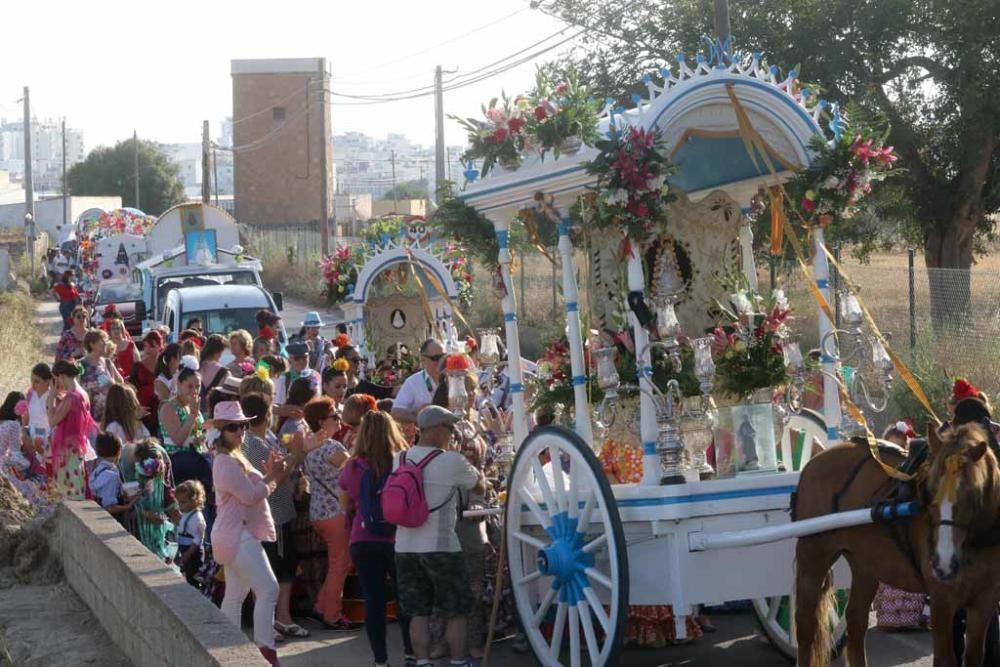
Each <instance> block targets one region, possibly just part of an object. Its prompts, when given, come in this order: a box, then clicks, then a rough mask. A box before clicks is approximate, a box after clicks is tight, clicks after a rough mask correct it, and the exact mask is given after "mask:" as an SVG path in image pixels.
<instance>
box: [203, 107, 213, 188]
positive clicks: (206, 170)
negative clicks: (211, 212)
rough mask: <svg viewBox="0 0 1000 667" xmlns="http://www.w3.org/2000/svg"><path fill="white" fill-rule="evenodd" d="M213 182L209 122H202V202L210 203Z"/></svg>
mask: <svg viewBox="0 0 1000 667" xmlns="http://www.w3.org/2000/svg"><path fill="white" fill-rule="evenodd" d="M211 193H212V190H211V180H210V177H209V164H208V121H207V120H203V121H201V201H202V202H204V203H206V204H207V203H209V202H210V201H211V200H212V196H211Z"/></svg>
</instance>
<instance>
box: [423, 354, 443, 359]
mask: <svg viewBox="0 0 1000 667" xmlns="http://www.w3.org/2000/svg"><path fill="white" fill-rule="evenodd" d="M424 359H430V360H431V361H441V360H442V359H444V355H443V354H425V355H424Z"/></svg>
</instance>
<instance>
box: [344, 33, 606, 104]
mask: <svg viewBox="0 0 1000 667" xmlns="http://www.w3.org/2000/svg"><path fill="white" fill-rule="evenodd" d="M584 32H586V31H585V30H580V31H579V32H576V33H574V34H572V35H570V36H569V37H567V38H566V39H564V40H561V41H559V42H557V43H555V44H552V45H550V46H548V47H546V48H544V49H541V50H539V51H536V52H534V53H531V54H528V55H527V56H525V57H524V58H521V59H519V60H517V61H514V62H511V63H507V64H506V65H504V66H503V67H498V68H496V69H494V70H492V71H489V72H484V73H483V74H481V75H479V76H477V77H475V78H473V79H468V80H464V81H462V82H460V83H457V84H454V85H452V86H450V87H446V88H444V91H445V92H449V91H453V90H460V89H462V88H466V87H468V86H471V85H474V84H477V83H479V82H481V81H485V80H487V79H491V78H493V77H495V76H498V75H500V74H503V73H505V72H508V71H510V70H512V69H515V68H517V67H520V66H521V65H523V64H525V63H527V62H530V61H532V60H534V59H535V58H537V57H538V56H541V55H544V54H545V53H548V52H549V51H552V50H553V49H557V48H559V47H560V46H562V45H563V44H566V43H567V42H570V41H572V40H574V39H576V38H577V37H579V36H580V35H582V34H583V33H584ZM331 92H333V91H331ZM333 94H334V95H338V96H339V94H338V93H336V92H333ZM433 94H434V89H433V87H431V88H430V89H429V90H427V91H426V92H422V93H415V94H412V95H402V96H399V97H386V98H361V100H363V101H349V102H331V104H332V105H335V106H370V105H372V104H383V103H389V102H402V101H405V100H413V99H418V98H421V97H427V96H429V95H433Z"/></svg>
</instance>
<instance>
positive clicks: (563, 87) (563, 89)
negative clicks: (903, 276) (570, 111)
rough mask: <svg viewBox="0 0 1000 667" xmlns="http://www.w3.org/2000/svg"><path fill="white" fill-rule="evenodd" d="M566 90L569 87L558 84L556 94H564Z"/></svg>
mask: <svg viewBox="0 0 1000 667" xmlns="http://www.w3.org/2000/svg"><path fill="white" fill-rule="evenodd" d="M567 90H569V86H568V85H566V84H565V83H560V84H559V85H558V86H556V92H557V93H559V94H560V95H562V94H564V93H565V92H566V91H567Z"/></svg>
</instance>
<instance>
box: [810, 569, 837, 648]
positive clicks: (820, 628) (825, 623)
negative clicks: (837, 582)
mask: <svg viewBox="0 0 1000 667" xmlns="http://www.w3.org/2000/svg"><path fill="white" fill-rule="evenodd" d="M835 595H836V594H835V592H834V590H833V571H832V570H831V571H830V572H827V573H826V577H824V578H823V585H822V586H821V587H820V593H819V604H817V605H816V612H815V627H816V636H815V640H814V641H813V645H812V655H811V656H809V664H810V665H812V666H813V667H828V665H829V664H830V656H831V655H832V654H833V648H834V647H833V644H832V641H833V633H832V630H833V628H831V627H830V619H831V618H833V614H834V611H835V610H836V606H835V605H836V597H835Z"/></svg>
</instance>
